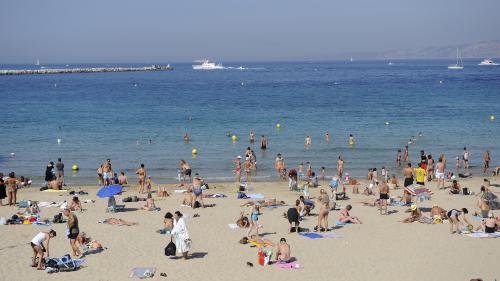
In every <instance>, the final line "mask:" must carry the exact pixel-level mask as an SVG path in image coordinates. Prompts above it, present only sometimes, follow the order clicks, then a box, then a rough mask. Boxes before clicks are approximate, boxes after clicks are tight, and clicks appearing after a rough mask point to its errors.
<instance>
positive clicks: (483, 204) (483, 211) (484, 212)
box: [474, 200, 491, 218]
mask: <svg viewBox="0 0 500 281" xmlns="http://www.w3.org/2000/svg"><path fill="white" fill-rule="evenodd" d="M478 207H479V210H480V212H479V213H478V212H475V213H474V216H478V217H481V218H487V217H488V213H489V212H490V210H491V207H490V202H489V201H488V200H480V201H479V202H478Z"/></svg>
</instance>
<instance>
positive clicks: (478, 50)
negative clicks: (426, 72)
mask: <svg viewBox="0 0 500 281" xmlns="http://www.w3.org/2000/svg"><path fill="white" fill-rule="evenodd" d="M457 47H458V49H459V50H460V53H461V55H462V57H463V58H500V40H495V41H488V42H479V43H473V44H463V45H458V46H441V47H426V48H418V49H406V50H393V51H386V52H380V53H377V54H374V58H376V59H431V58H443V59H444V58H454V57H455V56H456V52H457V49H456V48H457Z"/></svg>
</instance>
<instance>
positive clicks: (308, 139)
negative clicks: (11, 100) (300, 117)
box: [305, 136, 312, 146]
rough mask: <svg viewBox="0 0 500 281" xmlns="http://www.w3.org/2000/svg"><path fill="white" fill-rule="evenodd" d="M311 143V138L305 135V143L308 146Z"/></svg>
mask: <svg viewBox="0 0 500 281" xmlns="http://www.w3.org/2000/svg"><path fill="white" fill-rule="evenodd" d="M311 144H312V139H311V137H310V136H306V139H305V145H306V146H310V145H311Z"/></svg>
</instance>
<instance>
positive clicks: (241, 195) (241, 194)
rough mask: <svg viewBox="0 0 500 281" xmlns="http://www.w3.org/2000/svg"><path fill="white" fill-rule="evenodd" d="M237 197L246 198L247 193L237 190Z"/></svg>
mask: <svg viewBox="0 0 500 281" xmlns="http://www.w3.org/2000/svg"><path fill="white" fill-rule="evenodd" d="M237 198H238V199H245V198H247V195H246V194H245V193H244V192H238V197H237Z"/></svg>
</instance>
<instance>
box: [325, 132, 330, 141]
mask: <svg viewBox="0 0 500 281" xmlns="http://www.w3.org/2000/svg"><path fill="white" fill-rule="evenodd" d="M325 141H326V143H330V132H326V134H325Z"/></svg>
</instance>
